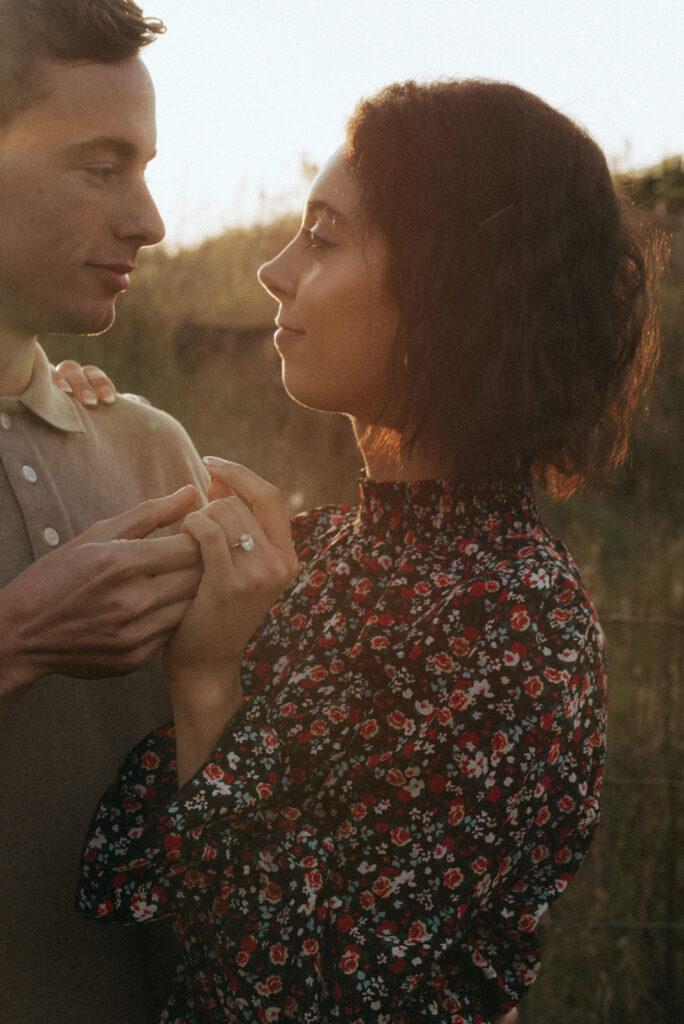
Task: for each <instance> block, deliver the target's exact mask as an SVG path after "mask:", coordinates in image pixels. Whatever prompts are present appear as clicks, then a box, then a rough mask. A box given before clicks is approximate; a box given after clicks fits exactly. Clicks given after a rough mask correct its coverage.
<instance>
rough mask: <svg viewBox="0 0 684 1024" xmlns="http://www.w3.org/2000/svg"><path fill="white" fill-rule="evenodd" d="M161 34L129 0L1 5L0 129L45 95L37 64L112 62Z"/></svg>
mask: <svg viewBox="0 0 684 1024" xmlns="http://www.w3.org/2000/svg"><path fill="white" fill-rule="evenodd" d="M163 31H164V25H163V24H162V22H161V21H159V20H158V19H156V18H145V17H143V13H142V11H141V10H140V8H139V7H138V5H137V4H135V3H133V0H0V129H1V128H2V127H4V126H5V125H6V124H7V123H8V122H9V121H11V119H12V118H13V117H14V116H15V115H16V114H17V113H18V112H19V111H20V110H25V109H26V108H27V107H29V106H31V104H32V103H35V102H36V101H37V100H38V99H40V98H41V96H43V95H44V88H45V86H44V82H43V77H42V75H41V73H40V67H39V65H40V61H42V60H61V61H67V62H68V61H81V60H84V61H98V62H102V63H114V62H116V61H120V60H126V59H128V58H129V57H135V55H136V54H137V53H138V51H139V50H140V48H141V47H143V46H147V44H148V43H151V42H152V40H153V39H155V38H156V36H157V35H159V34H160V33H161V32H163Z"/></svg>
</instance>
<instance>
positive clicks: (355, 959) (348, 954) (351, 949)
mask: <svg viewBox="0 0 684 1024" xmlns="http://www.w3.org/2000/svg"><path fill="white" fill-rule="evenodd" d="M360 958H361V949H360V947H359V946H347V947H346V949H345V951H344V953H343V954H342V957H341V959H340V967H341V968H342V970H343V971H344V973H345V974H353V973H354V971H355V970H356V969H357V967H358V966H359V960H360Z"/></svg>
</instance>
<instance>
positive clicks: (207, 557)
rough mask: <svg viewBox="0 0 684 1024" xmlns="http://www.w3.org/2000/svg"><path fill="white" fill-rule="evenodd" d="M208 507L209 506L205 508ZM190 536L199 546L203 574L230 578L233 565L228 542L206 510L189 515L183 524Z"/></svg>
mask: <svg viewBox="0 0 684 1024" xmlns="http://www.w3.org/2000/svg"><path fill="white" fill-rule="evenodd" d="M207 507H209V506H207ZM183 529H184V530H187V532H188V533H189V534H190V536H191V537H192V538H193V540H194V541H196V543H197V544H199V548H200V554H201V556H202V563H203V565H204V573H205V575H206V576H216V577H220V576H221V575H224V576H225V578H229V577H230V576H232V573H233V570H234V565H233V560H232V558H231V553H230V548H229V544H230V542H229V540H228V538H227V537H226V535H225V533H224V530H223V527H222V526H221V525H220V524H219V523H217V522H216V520H215V519H214V518H213V517H211V516H208V515H207V514H206V508H203V509H201V510H200V511H199V512H193V513H192V515H189V516H188V517H187V519H186V520H185V523H184V524H183Z"/></svg>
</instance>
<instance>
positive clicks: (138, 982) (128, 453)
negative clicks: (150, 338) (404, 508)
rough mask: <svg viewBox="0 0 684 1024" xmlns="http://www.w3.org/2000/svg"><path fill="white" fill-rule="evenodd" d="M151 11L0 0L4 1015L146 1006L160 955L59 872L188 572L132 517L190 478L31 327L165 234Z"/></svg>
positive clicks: (189, 457)
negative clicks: (57, 379) (149, 181)
mask: <svg viewBox="0 0 684 1024" xmlns="http://www.w3.org/2000/svg"><path fill="white" fill-rule="evenodd" d="M162 30H163V26H162V25H161V24H160V23H159V22H150V21H146V20H145V19H143V17H142V13H141V11H140V9H139V8H138V7H137V6H136V5H135V4H134V3H133V2H132V0H0V396H2V397H0V460H1V465H0V497H1V503H0V538H1V541H2V552H3V555H2V560H1V562H0V711H1V712H2V713H3V721H2V722H1V723H0V826H1V832H0V1022H2V1024H46V1022H48V1021H50V1022H52V1021H55V1022H58V1024H62V1022H63V1024H86V1022H87V1024H92V1022H93V1021H97V1022H98V1024H104V1022H108V1024H109V1022H111V1024H132V1022H138V1021H144V1020H148V1019H152V1017H151V1015H152V1009H151V1008H150V1003H151V996H150V990H149V987H148V988H147V989H146V988H145V984H144V978H143V977H142V975H143V974H144V971H145V969H146V968H147V969H148V970H150V966H151V972H152V975H153V977H157V976H158V975H159V972H160V964H159V962H157V960H156V954H153V961H152V963H151V965H150V963H148V962H146V961H147V960H149V956H150V954H149V951H147V950H146V949H143V948H142V947H140V946H139V945H138V944H137V943H139V941H140V939H139V936H138V935H137V934H135V933H138V932H140V933H141V935H142V937H143V939H144V938H145V936H147V935H148V934H150V933H148V931H147V929H132V930H130V931H127V930H119V929H109V928H103V927H102V926H101V925H97V924H94V925H93V924H91V923H89V922H86V921H85V920H84V919H82V918H81V917H79V916H78V915H77V914H76V913H75V911H74V910H73V908H72V903H73V891H74V886H75V882H76V878H77V874H78V862H79V852H80V845H81V842H82V838H83V836H84V834H85V830H86V828H87V824H88V820H89V816H90V814H91V812H92V810H93V808H94V806H95V802H96V800H97V798H98V796H99V795H100V793H101V791H102V789H103V788H104V786H105V785H106V784H107V783H108V781H109V779H110V778H111V777H112V776H113V772H114V771H115V769H116V766H117V764H118V762H119V761H120V759H121V758H122V757H123V756H124V754H125V753H126V751H127V749H128V748H129V747H130V746H131V745H132V744H133V743H134V742H135V741H136V740H137V739H139V738H141V737H142V736H143V735H144V734H145V732H146V731H148V730H149V729H150V728H152V727H153V726H154V725H156V724H158V723H159V722H160V721H163V720H164V718H165V717H168V710H167V707H166V704H165V700H164V698H163V685H162V683H161V679H160V678H159V673H158V670H157V669H152V668H147V669H144V670H142V671H136V672H135V673H134V674H133V675H127V676H125V677H123V678H121V677H119V674H120V673H127V672H130V671H131V670H132V669H136V670H138V669H140V667H141V666H143V665H145V663H147V662H148V661H149V659H150V657H152V655H153V654H154V653H155V652H156V651H157V650H158V649H159V648H160V647H161V646H162V645H163V643H164V642H165V639H166V638H167V637H168V636H169V634H170V632H171V631H172V630H173V629H174V628H175V626H176V625H177V623H178V622H179V621H180V618H181V617H182V615H183V613H184V610H185V608H186V607H187V604H188V602H189V600H190V599H191V597H192V596H193V594H194V591H195V590H196V588H197V585H198V581H199V576H200V568H199V565H198V556H197V549H196V546H195V544H194V542H193V541H192V540H191V539H190V538H189V537H188V536H187V535H183V534H179V533H178V532H177V531H178V526H177V525H176V526H175V528H174V532H173V533H172V534H169V533H168V531H167V534H166V535H164V536H155V537H151V536H148V535H149V534H151V533H152V532H153V531H155V530H156V528H157V527H170V526H172V524H178V523H179V522H180V521H181V520H182V519H183V517H184V516H185V514H186V513H187V512H188V511H189V510H190V508H191V507H192V505H193V503H194V502H195V500H196V498H197V491H200V492H203V491H204V490H205V488H206V477H205V474H204V470H203V467H202V465H201V463H200V461H199V459H198V458H197V455H196V453H195V451H194V449H193V448H192V445H191V443H190V441H189V439H188V437H187V435H186V434H185V432H184V431H183V430H182V428H181V427H180V425H179V424H177V423H176V422H175V421H174V420H173V419H171V417H168V416H166V415H165V414H164V413H160V412H158V411H157V410H155V409H152V408H150V407H149V406H147V405H145V404H141V403H136V402H133V401H130V400H127V399H119V400H117V402H116V403H115V404H114V405H112V406H111V407H110V408H106V407H100V408H99V409H93V410H84V409H82V408H81V407H80V406H78V405H77V404H76V403H74V402H73V400H72V399H70V398H68V397H67V396H66V395H65V394H64V393H63V392H62V391H60V390H59V389H58V388H56V387H55V386H54V385H53V384H52V382H51V379H50V375H49V368H48V364H47V359H46V357H45V354H44V353H43V351H42V349H40V347H39V346H38V344H37V341H36V336H37V335H38V334H41V333H88V334H91V333H93V334H94V333H99V332H102V331H105V330H106V329H107V328H108V327H109V326H110V325H111V323H112V321H113V319H114V302H115V298H116V296H117V294H118V293H119V292H122V291H123V290H124V289H125V288H126V287H127V285H128V279H129V275H130V273H131V272H132V271H133V269H134V267H135V262H136V256H137V253H138V251H139V249H140V248H141V247H142V246H145V245H152V244H154V243H156V242H158V241H159V240H160V239H161V238H162V236H163V233H164V228H163V224H162V222H161V220H160V217H159V214H158V212H157V210H156V207H155V205H154V203H153V201H152V199H151V197H150V195H149V193H148V191H147V187H146V185H145V180H144V171H145V165H146V164H147V162H148V161H149V160H150V159H151V158H152V156H153V155H154V150H155V140H156V130H155V114H154V93H153V89H152V85H151V82H150V79H149V75H148V73H147V71H146V69H145V67H144V65H143V64H142V62H141V61H140V59H139V56H138V51H139V49H140V47H141V46H144V45H145V44H147V43H148V42H150V41H152V39H154V37H155V35H156V34H158V33H159V32H160V31H162ZM188 483H194V484H195V487H185V489H183V490H178V491H177V489H178V488H181V487H182V486H183V485H185V484H188ZM171 491H177V493H173V494H170V496H168V497H166V498H159V497H158V496H159V495H168V494H169V492H171ZM152 498H155V499H157V500H154V501H148V502H146V503H145V504H143V505H140V506H139V507H137V508H133V509H132V510H131V511H126V510H127V509H130V508H131V506H133V505H136V503H139V502H141V501H142V500H143V499H152ZM105 516H117V518H114V519H112V520H110V521H109V522H104V523H96V521H97V520H101V519H103V517H105ZM93 523H96V525H94V526H93V525H92V524H93ZM84 531H86V532H85V533H84ZM113 675H116V676H117V678H115V679H114V678H111V677H112V676H113ZM95 677H98V678H95ZM133 942H136V945H135V946H134V945H133V944H132V943H133ZM159 995H161V993H159Z"/></svg>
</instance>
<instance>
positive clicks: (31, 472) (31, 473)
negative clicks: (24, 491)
mask: <svg viewBox="0 0 684 1024" xmlns="http://www.w3.org/2000/svg"><path fill="white" fill-rule="evenodd" d="M21 471H22V473H23V474H24V479H25V480H28V482H29V483H30V484H35V482H36V480H37V479H38V474H37V473H36V471H35V469H34V468H33V466H22V467H21Z"/></svg>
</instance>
